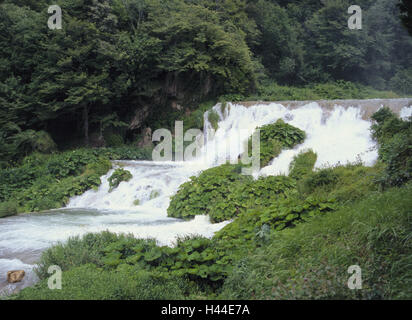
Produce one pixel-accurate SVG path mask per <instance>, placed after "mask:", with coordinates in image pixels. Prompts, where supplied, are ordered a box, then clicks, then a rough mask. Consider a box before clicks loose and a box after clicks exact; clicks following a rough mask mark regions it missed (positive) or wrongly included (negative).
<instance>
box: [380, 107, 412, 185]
mask: <svg viewBox="0 0 412 320" xmlns="http://www.w3.org/2000/svg"><path fill="white" fill-rule="evenodd" d="M372 119H373V120H375V121H376V123H375V124H374V125H373V126H372V135H373V137H374V138H375V139H376V140H377V141H378V144H379V146H380V148H379V159H380V161H382V162H383V163H385V164H386V168H385V171H384V172H383V174H382V176H381V177H380V178H379V179H378V180H379V182H380V184H381V185H383V186H400V185H402V184H404V183H406V182H407V181H409V180H410V179H411V177H412V120H411V119H409V120H407V121H404V120H401V119H399V118H397V117H396V115H395V114H393V113H392V111H391V110H389V108H382V109H380V110H379V111H377V112H376V113H375V114H374V115H373V116H372Z"/></svg>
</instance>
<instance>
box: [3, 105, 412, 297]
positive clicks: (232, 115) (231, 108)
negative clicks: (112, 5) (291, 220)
mask: <svg viewBox="0 0 412 320" xmlns="http://www.w3.org/2000/svg"><path fill="white" fill-rule="evenodd" d="M213 110H214V112H216V113H217V114H218V116H219V119H220V120H219V122H218V130H217V131H216V133H215V134H214V135H206V137H205V144H204V146H203V147H202V150H201V152H200V154H199V156H198V157H197V159H195V160H194V161H188V162H153V161H115V162H113V169H112V170H110V171H109V172H108V173H107V174H106V175H105V176H103V177H102V178H101V180H102V185H101V186H100V188H99V189H98V190H97V191H94V190H90V191H87V192H86V193H84V194H83V195H81V196H78V197H74V198H72V199H71V200H70V202H69V204H68V206H67V207H66V208H62V209H57V210H50V211H47V212H42V213H30V214H21V215H17V216H13V217H8V218H4V219H0V294H2V293H3V294H4V293H6V294H7V293H10V292H13V291H15V290H19V289H21V288H23V287H26V286H29V285H32V284H33V283H34V282H35V281H36V276H35V274H34V272H33V267H34V265H35V263H36V261H37V260H38V258H39V256H40V254H41V252H42V251H43V250H45V249H46V248H48V247H50V246H51V245H53V244H55V243H57V242H59V241H65V240H67V239H68V238H69V237H71V236H76V235H83V234H85V233H89V232H100V231H104V230H109V231H111V232H117V233H132V234H133V235H135V236H136V237H140V238H155V239H156V240H157V241H158V242H159V244H163V245H173V244H174V242H175V240H176V237H178V236H185V235H190V234H198V235H203V236H206V237H212V236H213V234H214V233H215V232H216V231H218V230H220V229H221V228H222V227H224V226H225V225H226V224H227V223H229V222H223V223H218V224H211V223H210V222H209V220H208V217H207V216H197V217H196V218H195V219H194V220H191V221H182V220H179V219H174V218H169V217H167V212H166V210H167V207H168V205H169V201H170V196H172V195H173V194H174V193H176V191H177V190H178V188H179V186H180V185H181V184H182V183H184V182H185V181H187V180H188V179H189V178H190V177H191V176H193V175H197V174H199V173H200V172H201V171H202V170H204V169H207V168H210V167H213V166H216V165H219V164H222V163H225V162H226V161H227V160H228V159H232V161H237V158H238V156H239V154H241V153H242V152H243V151H244V141H246V140H247V138H248V135H249V134H251V133H252V132H253V131H254V130H255V129H256V128H257V127H259V126H262V125H265V124H269V123H273V122H275V121H276V120H278V119H283V120H284V121H285V122H287V123H290V124H291V125H293V126H296V127H298V128H300V129H302V130H304V131H305V132H306V134H307V139H306V140H305V142H304V143H303V144H301V145H299V146H297V147H296V148H294V149H293V150H286V151H283V152H282V153H281V154H280V155H279V157H278V158H276V159H275V160H274V161H272V162H271V163H270V164H269V165H268V166H267V167H265V168H262V169H261V170H260V171H259V172H257V174H256V175H257V176H265V175H276V174H287V173H288V170H289V164H290V162H291V161H292V159H293V157H294V156H295V155H296V154H298V153H299V152H300V151H302V150H305V149H309V148H310V149H312V150H314V151H315V152H316V153H317V154H318V160H317V162H316V165H315V167H316V168H321V167H324V166H327V165H335V164H338V163H341V164H345V163H347V162H355V161H363V162H364V163H365V164H366V165H373V163H374V162H375V161H376V159H377V148H376V145H375V143H374V141H372V139H371V136H370V131H369V129H370V125H371V122H370V121H369V120H367V119H364V117H363V116H364V114H363V110H362V108H360V107H359V106H349V107H348V106H345V107H343V106H339V105H335V106H333V107H332V108H325V107H322V106H321V105H320V104H318V103H316V102H312V103H307V104H305V105H303V106H299V107H298V108H291V107H285V106H284V105H282V104H277V103H265V104H253V105H251V106H244V105H240V104H239V105H235V104H228V105H227V106H226V107H224V108H223V107H222V106H221V105H220V104H218V105H216V106H215V107H214V108H213ZM411 110H412V108H411V106H410V104H406V105H404V107H403V108H402V109H401V110H400V111H399V114H400V116H401V117H408V116H410V115H411ZM211 128H212V124H211V123H210V122H209V121H208V113H206V114H205V128H204V131H205V132H207V129H211ZM117 167H123V168H124V169H126V170H129V171H130V172H131V173H132V175H133V178H132V179H131V180H130V181H128V182H122V183H121V184H120V185H119V186H118V187H117V188H116V189H115V190H113V191H112V192H109V183H108V181H107V179H108V178H109V177H110V175H111V174H112V173H113V171H114V169H115V168H117ZM9 270H25V271H26V276H25V278H24V280H23V281H22V282H21V283H18V284H8V283H7V281H6V274H7V271H9Z"/></svg>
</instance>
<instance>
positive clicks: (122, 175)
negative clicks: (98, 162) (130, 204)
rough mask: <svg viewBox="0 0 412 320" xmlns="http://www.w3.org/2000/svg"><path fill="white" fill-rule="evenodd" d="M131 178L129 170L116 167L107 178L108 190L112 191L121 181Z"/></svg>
mask: <svg viewBox="0 0 412 320" xmlns="http://www.w3.org/2000/svg"><path fill="white" fill-rule="evenodd" d="M132 178H133V176H132V174H131V173H130V171H127V170H124V169H122V168H119V169H116V170H115V171H114V172H113V174H112V175H111V176H110V177H109V179H108V181H109V186H110V189H109V192H112V191H113V189H115V188H117V187H118V186H119V184H120V183H121V182H123V181H130V179H132Z"/></svg>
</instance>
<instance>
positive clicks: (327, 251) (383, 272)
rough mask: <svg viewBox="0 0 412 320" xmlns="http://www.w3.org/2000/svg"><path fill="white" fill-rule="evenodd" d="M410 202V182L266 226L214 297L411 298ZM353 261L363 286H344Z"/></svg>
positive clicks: (411, 192) (411, 230)
mask: <svg viewBox="0 0 412 320" xmlns="http://www.w3.org/2000/svg"><path fill="white" fill-rule="evenodd" d="M411 208H412V186H411V185H409V186H407V187H404V188H401V189H392V190H390V191H388V192H385V193H372V194H370V195H369V196H367V197H366V199H364V200H362V201H361V202H359V203H356V204H354V205H352V206H345V207H342V208H341V209H340V210H338V211H336V212H333V213H330V214H327V215H322V216H319V217H315V218H314V219H313V220H311V221H310V222H307V223H302V224H299V225H298V226H296V228H293V229H286V230H283V231H281V232H277V233H272V234H271V235H270V238H269V239H268V241H267V246H265V247H262V248H261V249H258V251H256V252H254V253H253V254H250V255H248V256H246V257H245V259H243V260H241V261H239V262H238V264H237V266H236V268H235V269H234V270H233V272H232V273H231V275H230V276H229V277H228V279H227V280H226V282H225V285H224V287H223V292H222V294H221V295H220V297H221V298H224V299H354V298H361V299H410V298H411V297H412V291H411V285H412V269H411V268H410V266H411V263H412V239H411V236H410V235H411V233H412V212H411ZM351 265H359V266H360V267H361V269H362V279H363V283H362V290H350V289H349V288H348V286H347V282H348V279H349V276H350V274H348V273H347V270H348V268H349V266H351Z"/></svg>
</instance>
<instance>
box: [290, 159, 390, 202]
mask: <svg viewBox="0 0 412 320" xmlns="http://www.w3.org/2000/svg"><path fill="white" fill-rule="evenodd" d="M381 173H382V166H380V165H377V166H375V167H364V166H362V165H361V164H349V165H346V166H342V165H338V166H335V167H332V168H325V169H320V170H316V171H315V172H313V173H310V174H308V175H307V176H305V177H304V178H303V179H302V180H301V181H299V183H298V189H299V191H300V192H299V193H300V194H301V197H305V196H309V195H316V196H323V197H324V196H329V197H333V198H335V199H336V200H337V201H338V202H340V203H346V202H348V203H349V202H353V201H356V200H360V199H362V198H363V197H364V196H365V194H369V193H370V192H374V191H378V189H379V186H378V185H377V184H376V181H377V179H378V177H379V176H380V175H381Z"/></svg>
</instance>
